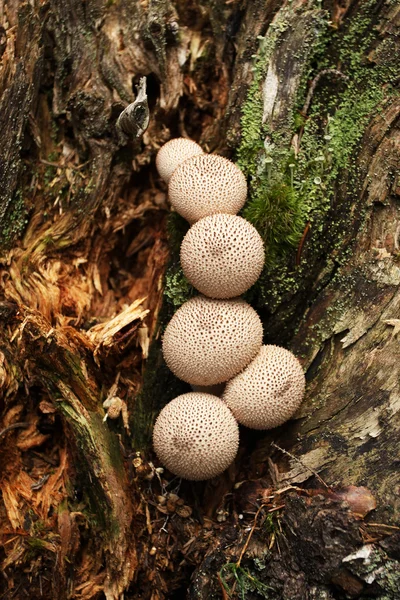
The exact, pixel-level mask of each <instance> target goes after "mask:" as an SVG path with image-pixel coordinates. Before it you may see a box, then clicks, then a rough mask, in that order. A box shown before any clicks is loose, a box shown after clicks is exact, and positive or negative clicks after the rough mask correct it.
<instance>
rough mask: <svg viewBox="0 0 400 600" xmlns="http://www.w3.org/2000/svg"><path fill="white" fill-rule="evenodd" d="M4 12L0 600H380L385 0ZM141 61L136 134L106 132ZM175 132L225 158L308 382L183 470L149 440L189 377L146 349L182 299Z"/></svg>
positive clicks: (394, 87) (394, 38) (390, 242)
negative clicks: (194, 468) (193, 477)
mask: <svg viewBox="0 0 400 600" xmlns="http://www.w3.org/2000/svg"><path fill="white" fill-rule="evenodd" d="M0 15H1V25H0V61H1V62H0V96H1V99H0V130H1V132H2V147H1V149H0V231H1V236H0V250H1V252H0V267H1V277H0V294H1V298H0V394H1V395H0V411H1V419H2V430H1V432H0V436H1V437H0V442H1V446H0V459H1V466H2V469H1V490H2V497H1V504H0V506H1V509H0V515H1V517H0V518H1V534H2V542H3V550H2V561H3V579H2V583H1V588H0V589H1V593H2V597H3V598H10V599H11V598H24V597H28V598H39V597H43V598H49V599H53V598H57V599H61V600H62V599H63V598H66V599H67V598H76V599H87V600H89V599H92V598H107V600H118V599H120V598H148V599H152V600H155V599H158V598H159V599H161V598H180V597H184V596H185V594H186V591H187V594H188V597H189V598H197V599H199V598H212V597H215V598H216V597H222V598H229V597H239V598H240V597H242V598H243V597H246V598H257V597H265V598H271V599H278V598H283V599H289V598H290V599H291V600H292V599H295V598H299V599H303V598H304V599H311V598H315V599H319V598H320V599H322V598H325V599H333V598H335V599H336V598H337V599H340V598H358V597H368V598H381V599H382V600H383V599H388V598H389V599H393V600H395V599H396V598H398V597H399V596H400V579H399V576H398V567H399V565H398V562H399V560H400V552H399V540H400V535H399V534H400V530H399V529H398V526H399V513H400V511H399V501H398V497H399V490H400V476H399V457H398V444H399V439H400V435H399V432H400V422H399V414H400V412H399V409H400V389H399V381H400V377H399V375H400V350H399V343H398V333H399V331H400V316H399V308H400V295H399V292H398V289H399V283H400V269H399V256H400V254H399V252H400V251H399V244H400V224H399V223H400V212H399V195H400V183H399V176H398V167H399V159H398V157H399V146H400V136H399V128H398V124H399V109H400V100H399V94H398V83H399V72H400V51H399V44H398V33H399V27H400V10H399V6H398V4H397V3H395V2H393V1H391V0H387V1H378V2H376V1H375V0H374V1H372V0H367V1H357V0H349V1H348V2H345V3H337V2H330V1H326V2H325V0H322V1H320V2H312V1H311V0H310V1H308V2H303V1H301V0H298V1H297V0H293V1H292V2H283V1H282V0H263V1H261V0H241V1H237V0H233V1H230V2H222V1H214V0H190V1H186V2H184V1H181V0H174V1H172V0H159V1H155V0H143V1H139V0H120V1H118V2H113V1H111V2H104V1H101V0H88V1H87V2H85V3H82V2H79V1H78V0H67V1H66V2H61V1H60V0H48V1H47V2H38V1H36V0H34V1H32V2H29V3H28V2H27V3H20V2H17V1H15V0H14V1H8V2H6V3H4V2H3V3H2V2H1V0H0ZM143 76H146V77H147V95H148V102H149V108H150V123H149V127H148V129H147V131H146V132H145V133H144V135H143V136H142V137H141V138H138V139H129V138H128V137H123V136H121V134H120V133H119V132H118V129H117V128H116V121H117V118H118V116H119V114H120V113H121V111H122V110H123V109H124V108H125V107H126V106H127V105H128V104H129V103H130V102H132V101H133V100H134V98H135V90H136V86H137V84H138V83H139V80H140V78H141V77H143ZM180 135H183V136H188V137H191V138H192V139H195V140H196V141H198V142H199V143H200V144H201V145H202V146H203V147H204V149H205V150H206V151H208V152H217V153H220V154H223V155H226V156H228V157H230V158H232V159H233V160H235V161H236V162H237V163H238V164H239V166H240V167H241V168H242V170H243V171H244V173H245V174H246V176H247V178H248V183H249V199H248V202H247V204H246V207H245V209H244V216H245V217H246V218H248V219H249V220H250V221H251V222H253V223H254V225H255V226H256V227H258V229H259V231H260V233H261V234H262V236H263V238H264V240H265V244H266V256H267V261H266V267H265V269H264V272H263V275H262V276H261V278H260V281H259V282H258V284H257V285H256V286H255V287H254V288H253V289H252V290H251V291H250V292H249V293H248V295H247V296H246V298H247V299H248V300H249V301H250V302H251V303H252V304H253V306H254V307H255V308H256V309H257V310H258V311H259V314H260V316H261V318H262V320H263V325H264V331H265V342H266V343H275V344H280V345H284V346H286V347H288V348H290V349H291V350H293V352H294V353H295V354H296V355H297V356H298V357H299V358H300V360H301V362H302V364H303V366H304V368H305V370H306V373H307V381H308V385H307V394H306V398H305V401H304V403H303V405H302V408H301V409H300V411H299V413H298V414H297V415H296V418H295V419H293V420H292V421H290V422H289V423H287V424H286V425H284V426H282V427H280V428H279V429H277V430H273V431H270V432H262V433H257V434H256V435H254V432H248V431H245V430H243V431H242V432H241V446H240V451H239V454H238V458H237V460H236V462H235V464H234V465H233V466H232V467H231V468H230V469H229V470H228V472H227V473H226V474H224V476H221V477H220V478H218V479H217V480H216V481H212V482H207V483H204V484H196V485H194V484H193V485H192V484H189V483H187V482H181V483H179V482H177V481H176V480H174V479H173V477H172V476H170V475H169V474H168V473H163V472H161V471H160V470H159V469H158V467H159V466H160V465H159V464H158V462H157V460H156V459H155V457H154V456H153V455H152V452H151V447H150V444H149V442H150V439H151V430H152V426H153V423H154V419H155V417H156V415H157V413H158V412H159V410H160V409H161V408H162V406H163V405H164V404H165V403H166V402H167V401H169V400H170V399H172V398H173V397H174V396H176V395H178V394H179V393H181V392H182V391H185V390H186V389H187V386H186V385H185V384H183V383H182V382H179V381H177V380H176V378H174V377H173V375H172V374H171V373H170V372H169V371H168V369H167V367H166V366H165V364H164V363H163V360H162V356H161V352H160V338H161V335H162V330H163V327H164V326H165V324H166V322H167V321H168V319H169V318H170V317H171V315H172V314H173V312H174V310H176V307H177V306H179V304H181V303H182V302H183V301H184V300H185V299H187V298H188V297H189V296H190V295H191V294H192V293H193V290H191V289H190V286H189V285H188V283H187V282H186V281H185V279H184V277H183V275H182V272H181V270H180V266H179V244H180V241H181V239H182V236H183V234H184V232H185V231H186V229H187V225H186V224H185V223H184V222H183V220H182V219H180V218H179V217H178V216H177V215H176V214H171V215H170V214H169V212H170V211H169V207H168V203H167V193H166V188H165V186H164V185H163V183H162V182H161V181H160V180H159V178H158V176H157V173H156V170H155V167H154V157H155V154H156V152H157V149H158V148H159V147H160V146H161V145H162V144H163V143H164V142H165V141H167V140H168V139H170V138H171V137H177V136H180ZM149 343H150V352H149V351H148V348H149ZM106 399H107V400H109V401H111V402H112V403H114V404H113V407H119V408H120V409H122V410H121V413H120V415H119V416H118V418H117V419H111V416H112V415H111V410H109V418H108V419H107V420H106V421H104V418H105V416H106V412H105V409H104V408H103V402H104V401H105V400H106ZM106 406H107V405H106ZM117 412H118V411H117ZM114 416H116V415H114ZM157 469H158V470H157Z"/></svg>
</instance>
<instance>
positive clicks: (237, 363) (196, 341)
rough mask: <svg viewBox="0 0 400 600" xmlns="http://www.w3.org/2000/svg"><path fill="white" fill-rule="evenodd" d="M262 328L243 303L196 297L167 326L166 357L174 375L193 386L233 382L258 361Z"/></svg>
mask: <svg viewBox="0 0 400 600" xmlns="http://www.w3.org/2000/svg"><path fill="white" fill-rule="evenodd" d="M262 335H263V331H262V324H261V321H260V317H259V316H258V315H257V313H256V311H255V310H254V309H253V308H252V307H251V306H250V305H249V304H247V302H244V300H240V299H235V300H212V299H211V298H206V297H205V296H196V297H195V298H192V299H191V300H188V301H187V302H185V303H184V304H183V305H182V306H181V307H180V308H179V309H178V310H177V312H176V313H175V315H174V316H173V317H172V319H171V321H170V322H169V323H168V325H167V327H166V330H165V333H164V338H163V354H164V358H165V362H166V363H167V365H168V367H169V368H170V369H171V371H172V372H173V373H174V374H175V375H176V376H177V377H179V378H180V379H183V381H186V382H187V383H191V384H192V385H215V384H217V383H222V382H223V381H227V380H228V379H231V378H232V377H234V376H235V375H237V373H239V372H240V371H241V370H242V369H244V368H245V367H246V366H247V365H248V364H249V362H250V361H251V360H252V359H253V358H254V357H255V355H256V354H257V352H258V351H259V350H260V348H261V344H262Z"/></svg>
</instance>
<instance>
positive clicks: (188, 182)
mask: <svg viewBox="0 0 400 600" xmlns="http://www.w3.org/2000/svg"><path fill="white" fill-rule="evenodd" d="M168 196H169V200H170V202H171V204H172V206H173V207H174V208H175V210H176V211H177V212H178V213H179V214H180V215H182V217H184V218H185V219H186V220H187V221H189V223H195V222H196V221H198V220H199V219H202V218H203V217H208V216H209V215H214V214H216V213H226V214H229V215H236V213H237V212H239V210H240V209H241V208H242V206H243V204H244V203H245V201H246V196H247V183H246V178H245V176H244V175H243V173H242V171H241V170H240V169H239V167H237V166H236V165H235V164H234V163H233V162H231V161H230V160H228V159H227V158H223V157H222V156H217V155H216V154H199V155H197V156H193V157H192V158H189V159H188V160H185V162H184V163H182V164H181V165H180V166H179V167H178V168H177V169H176V170H175V171H174V174H173V175H172V177H171V179H170V182H169V186H168Z"/></svg>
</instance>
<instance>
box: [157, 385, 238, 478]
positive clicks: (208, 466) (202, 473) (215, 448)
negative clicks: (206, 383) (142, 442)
mask: <svg viewBox="0 0 400 600" xmlns="http://www.w3.org/2000/svg"><path fill="white" fill-rule="evenodd" d="M153 444H154V450H155V452H156V454H157V456H158V458H159V459H160V461H161V463H162V464H163V465H164V466H165V467H167V469H168V470H169V471H171V472H172V473H174V474H175V475H178V476H179V477H183V478H184V479H191V480H203V479H211V478H212V477H216V476H217V475H219V474H220V473H222V472H223V471H225V469H226V468H227V467H229V465H230V464H231V463H232V462H233V460H234V459H235V456H236V453H237V450H238V446H239V428H238V424H237V423H236V421H235V418H234V417H233V415H232V413H231V411H230V410H229V409H228V408H227V406H226V404H225V403H224V402H222V400H220V399H219V398H217V397H216V396H212V395H211V394H202V393H196V392H191V393H188V394H183V395H182V396H178V397H177V398H175V399H174V400H172V401H171V402H169V404H167V405H166V406H165V407H164V408H163V409H162V411H161V413H160V414H159V416H158V418H157V421H156V424H155V426H154V432H153Z"/></svg>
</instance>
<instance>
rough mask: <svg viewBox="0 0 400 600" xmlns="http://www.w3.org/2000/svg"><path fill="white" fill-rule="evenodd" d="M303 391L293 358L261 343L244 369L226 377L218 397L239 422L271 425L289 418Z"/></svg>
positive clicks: (301, 376)
mask: <svg viewBox="0 0 400 600" xmlns="http://www.w3.org/2000/svg"><path fill="white" fill-rule="evenodd" d="M304 392H305V377H304V372H303V368H302V366H301V365H300V363H299V361H298V360H297V358H296V357H295V356H294V354H292V352H290V351H289V350H286V349H285V348H281V347H279V346H272V345H271V346H262V348H261V350H260V351H259V353H258V354H257V356H256V357H255V359H254V360H253V361H252V362H251V363H250V364H249V365H248V366H247V367H246V369H244V371H243V372H242V373H240V374H239V375H237V376H236V377H234V378H233V379H231V381H228V383H227V385H226V388H225V391H224V393H223V394H222V399H223V400H224V401H225V402H226V404H227V406H228V407H229V408H230V409H231V411H232V413H233V415H234V417H235V418H236V420H237V421H238V422H239V423H241V424H242V425H245V426H246V427H250V428H251V429H272V428H273V427H278V425H282V423H285V421H287V420H288V419H290V417H291V416H292V415H293V414H294V413H295V412H296V410H297V409H298V408H299V406H300V404H301V402H302V400H303V397H304Z"/></svg>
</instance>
